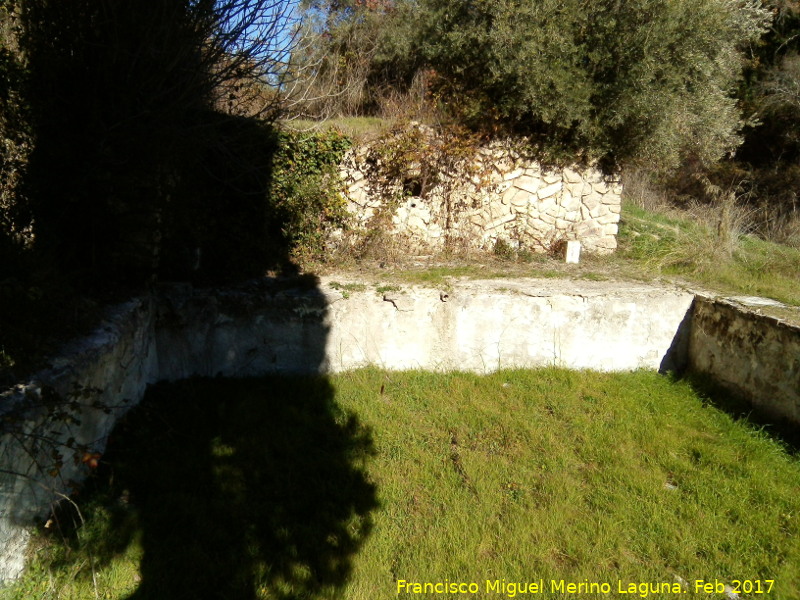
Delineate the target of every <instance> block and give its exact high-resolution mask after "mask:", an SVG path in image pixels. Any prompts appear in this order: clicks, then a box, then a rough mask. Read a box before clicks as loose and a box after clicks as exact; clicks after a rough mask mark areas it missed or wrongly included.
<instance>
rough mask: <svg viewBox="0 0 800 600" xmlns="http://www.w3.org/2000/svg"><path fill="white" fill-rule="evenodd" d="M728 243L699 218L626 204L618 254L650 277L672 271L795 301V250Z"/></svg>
mask: <svg viewBox="0 0 800 600" xmlns="http://www.w3.org/2000/svg"><path fill="white" fill-rule="evenodd" d="M732 235H733V237H734V241H733V244H732V246H733V247H732V248H726V247H724V245H723V244H721V243H720V239H719V234H718V233H717V232H716V231H715V230H714V228H713V227H711V226H709V225H708V224H704V223H703V222H698V221H697V220H693V219H691V218H690V217H689V216H688V215H687V216H680V213H674V212H673V213H672V214H671V215H665V214H660V213H658V212H652V211H648V210H645V209H643V208H639V207H637V206H634V205H626V206H625V207H624V210H623V213H622V223H621V227H620V235H619V239H620V246H621V249H620V253H619V259H621V260H623V261H626V262H630V263H631V265H632V266H633V267H635V268H637V269H640V270H642V271H643V272H644V273H649V274H651V275H652V276H660V275H666V276H673V277H679V278H683V279H685V280H688V281H690V282H693V283H697V284H700V285H703V286H706V287H708V288H711V289H715V290H719V291H721V292H724V293H729V294H742V295H752V296H766V297H769V298H774V299H776V300H779V301H781V302H784V303H786V304H790V305H793V306H800V249H798V248H793V247H790V246H784V245H780V244H775V243H771V242H767V241H764V240H761V239H759V238H757V237H755V236H750V235H735V232H734V234H732Z"/></svg>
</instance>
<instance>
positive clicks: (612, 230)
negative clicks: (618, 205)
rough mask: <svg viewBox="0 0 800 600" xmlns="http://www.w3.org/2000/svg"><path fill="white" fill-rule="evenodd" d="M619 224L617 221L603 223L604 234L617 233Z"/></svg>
mask: <svg viewBox="0 0 800 600" xmlns="http://www.w3.org/2000/svg"><path fill="white" fill-rule="evenodd" d="M618 232H619V226H618V225H617V224H616V223H612V224H610V225H603V235H617V233H618Z"/></svg>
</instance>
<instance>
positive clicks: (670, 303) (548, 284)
mask: <svg viewBox="0 0 800 600" xmlns="http://www.w3.org/2000/svg"><path fill="white" fill-rule="evenodd" d="M343 285H344V287H345V288H347V287H348V286H347V284H346V283H345V284H343ZM336 288H340V289H338V290H337V289H336ZM252 298H253V296H252V292H243V293H241V294H236V293H229V294H228V295H227V296H224V297H223V296H219V295H214V296H202V295H193V296H191V297H188V296H187V297H185V298H176V297H173V299H172V300H171V301H170V303H171V304H172V308H170V309H167V314H166V316H165V317H162V319H161V320H160V321H159V326H158V332H157V340H158V344H157V345H158V348H159V352H158V356H159V374H160V376H161V377H162V378H166V379H181V378H184V377H188V376H189V375H192V374H201V375H218V374H221V375H225V376H242V375H257V374H263V373H269V372H309V371H314V372H338V371H343V370H348V369H354V368H358V367H362V366H366V365H379V366H382V367H384V368H387V369H426V370H452V369H458V370H468V371H476V372H481V373H483V372H489V371H493V370H496V369H500V368H506V367H537V366H546V365H560V366H564V367H569V368H576V369H598V370H601V371H613V370H627V369H638V368H647V369H658V368H660V367H662V366H663V365H662V363H663V362H664V360H665V355H667V353H668V351H669V349H670V347H671V346H672V344H673V341H674V339H675V335H676V331H677V330H678V329H679V325H680V323H681V321H682V320H683V319H684V317H685V315H686V313H687V311H688V310H689V307H690V305H691V302H692V295H691V294H689V293H687V292H683V291H678V290H675V289H668V288H659V287H653V286H647V285H636V284H618V283H617V284H614V286H613V287H611V288H610V287H609V286H608V285H607V284H604V283H602V282H601V283H598V282H591V281H586V282H580V283H575V282H568V281H559V280H555V281H538V280H492V281H466V282H462V283H458V284H455V285H453V286H450V287H448V288H447V289H444V288H442V289H434V288H426V287H411V286H404V287H403V289H401V290H399V291H390V292H383V293H378V292H377V291H376V289H375V288H374V287H373V288H371V289H366V290H363V291H347V290H346V289H342V285H340V284H335V285H333V286H332V285H331V281H329V280H326V281H322V282H321V284H320V286H319V288H315V289H313V290H307V291H305V292H298V291H290V292H287V291H279V292H275V293H274V294H273V293H271V292H269V291H268V290H266V291H262V292H259V294H258V296H257V298H258V299H257V302H256V303H255V304H254V305H253V306H251V307H250V308H248V304H252Z"/></svg>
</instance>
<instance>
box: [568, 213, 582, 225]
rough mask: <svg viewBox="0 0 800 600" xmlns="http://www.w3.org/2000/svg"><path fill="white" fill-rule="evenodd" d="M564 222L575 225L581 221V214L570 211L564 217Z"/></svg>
mask: <svg viewBox="0 0 800 600" xmlns="http://www.w3.org/2000/svg"><path fill="white" fill-rule="evenodd" d="M564 220H565V221H569V222H570V223H577V222H578V221H580V220H581V213H580V212H579V211H577V210H571V211H569V212H568V213H567V214H565V215H564Z"/></svg>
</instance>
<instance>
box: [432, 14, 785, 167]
mask: <svg viewBox="0 0 800 600" xmlns="http://www.w3.org/2000/svg"><path fill="white" fill-rule="evenodd" d="M419 6H420V13H419V14H420V15H422V16H421V18H420V19H421V21H420V24H421V26H419V27H418V28H417V29H418V31H419V35H418V42H417V44H416V46H417V48H418V50H419V53H420V54H421V56H422V57H423V58H424V60H425V62H426V63H427V64H428V65H429V66H430V67H432V68H433V69H435V70H436V72H437V73H438V74H439V75H440V77H441V81H442V85H443V86H444V87H445V88H446V89H447V94H445V96H446V97H448V98H451V99H452V100H451V101H450V103H451V105H455V106H454V108H455V110H456V111H457V112H458V113H459V114H460V115H461V116H462V118H464V119H466V120H468V121H469V122H471V123H473V124H475V125H481V124H484V125H485V124H487V121H491V122H492V123H491V124H492V125H496V126H498V127H501V128H504V129H506V130H509V131H513V132H517V133H522V134H525V135H531V136H533V138H534V139H535V140H538V141H539V143H540V145H541V147H542V148H543V149H549V150H551V151H555V153H556V154H558V153H566V154H569V155H573V156H574V155H575V154H576V153H577V154H582V155H584V156H585V157H586V158H595V159H600V160H603V161H605V162H607V163H609V164H611V165H613V164H618V163H620V162H626V161H633V160H636V161H647V162H649V163H651V164H659V165H662V166H667V167H672V166H675V165H677V164H678V163H679V162H680V160H681V159H682V158H685V157H686V156H687V155H694V156H695V157H696V158H698V159H699V160H701V161H704V162H710V161H713V160H715V159H717V158H719V157H720V156H722V155H723V154H724V153H726V152H729V151H730V150H732V149H733V148H735V146H736V145H737V143H738V141H739V138H738V136H737V132H738V129H739V127H740V125H741V122H740V119H739V115H738V113H737V110H736V103H735V100H734V99H733V97H732V91H733V90H734V88H735V85H736V83H737V78H738V77H739V76H740V73H741V68H742V54H741V49H742V48H743V47H744V46H745V45H747V44H749V43H751V42H754V41H755V40H756V39H757V38H758V36H759V35H760V33H761V32H762V31H763V29H764V27H765V25H766V23H767V21H768V18H769V14H768V12H767V11H765V10H763V9H761V8H760V7H759V6H758V5H757V3H755V2H751V1H749V0H697V1H693V2H688V1H685V0H628V1H626V2H620V1H619V0H600V1H594V0H593V1H591V2H590V1H586V0H541V1H538V2H523V1H521V0H499V1H491V2H490V1H488V0H471V1H468V2H453V1H451V0H419Z"/></svg>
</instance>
